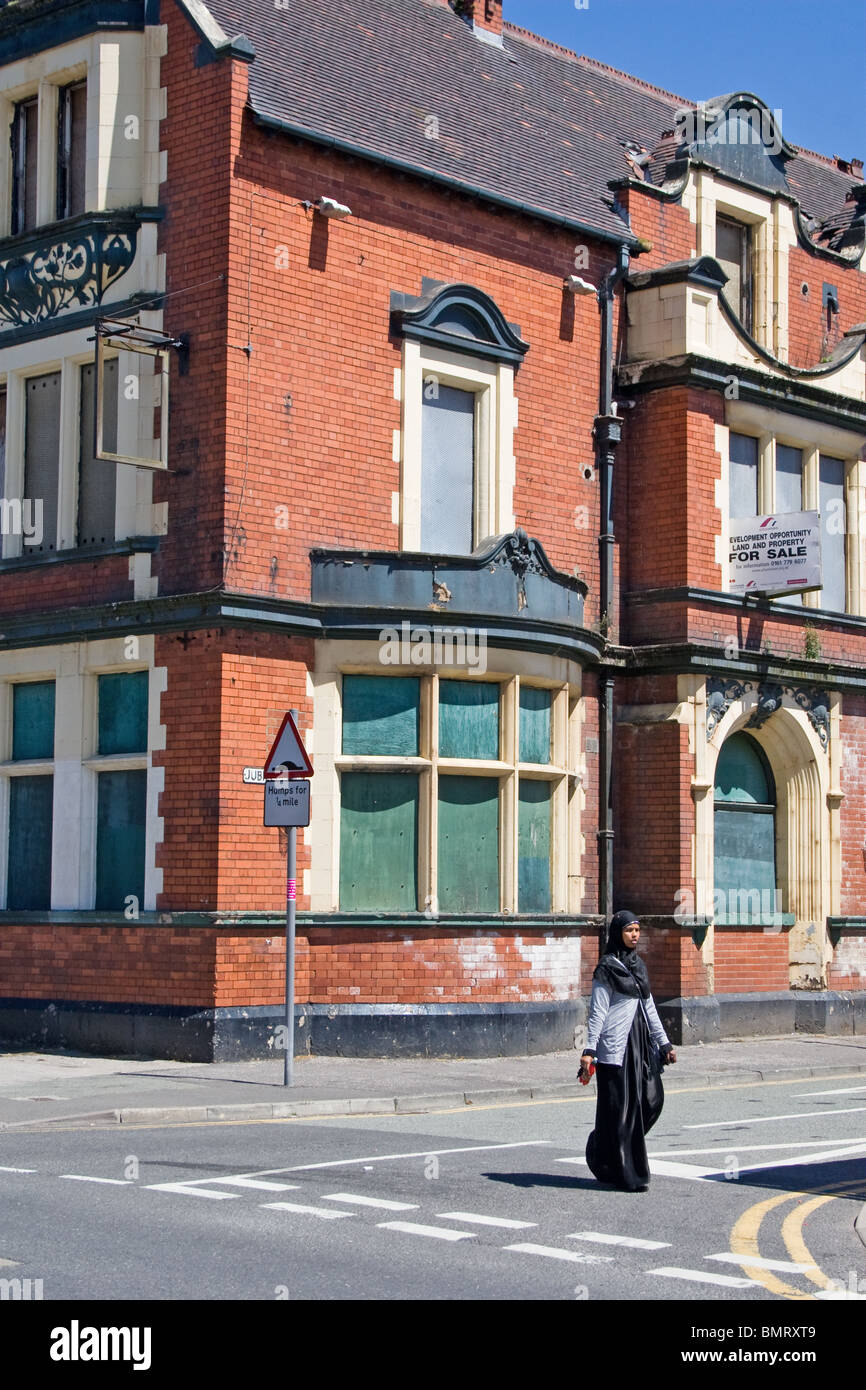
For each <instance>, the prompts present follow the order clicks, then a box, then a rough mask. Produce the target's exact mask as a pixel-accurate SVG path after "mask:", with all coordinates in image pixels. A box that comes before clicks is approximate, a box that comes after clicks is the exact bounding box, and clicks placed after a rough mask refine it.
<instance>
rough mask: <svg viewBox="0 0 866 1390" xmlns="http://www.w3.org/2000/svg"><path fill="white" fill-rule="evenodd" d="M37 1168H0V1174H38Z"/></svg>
mask: <svg viewBox="0 0 866 1390" xmlns="http://www.w3.org/2000/svg"><path fill="white" fill-rule="evenodd" d="M38 1172H39V1169H38V1168H0V1173H38Z"/></svg>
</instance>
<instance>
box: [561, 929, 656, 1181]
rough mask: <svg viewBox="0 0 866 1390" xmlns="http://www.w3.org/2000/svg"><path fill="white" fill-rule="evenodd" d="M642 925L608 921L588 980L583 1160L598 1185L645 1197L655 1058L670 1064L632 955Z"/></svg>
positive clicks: (642, 971) (645, 981)
mask: <svg viewBox="0 0 866 1390" xmlns="http://www.w3.org/2000/svg"><path fill="white" fill-rule="evenodd" d="M639 940H640V923H639V921H638V919H637V917H635V915H634V913H633V912H616V913H614V915H613V917H612V918H611V923H610V929H609V931H608V936H607V945H606V947H605V953H604V955H603V956H602V958H601V960H600V961H599V963H598V965H597V966H596V968H595V973H594V974H593V977H592V1001H591V1003H590V1010H589V1027H588V1034H587V1044H586V1047H585V1048H584V1050H583V1053H582V1055H581V1058H580V1072H579V1073H578V1075H579V1077H580V1080H581V1081H583V1082H584V1083H586V1082H587V1081H588V1080H589V1078H590V1075H591V1073H590V1070H589V1067H590V1063H592V1062H594V1063H595V1064H596V1073H597V1078H598V1099H597V1103H596V1110H595V1129H594V1130H593V1132H592V1134H591V1135H590V1136H589V1142H588V1143H587V1146H586V1161H587V1163H588V1164H589V1167H590V1169H591V1171H592V1172H593V1173H594V1175H595V1177H596V1178H597V1179H598V1181H599V1182H603V1183H610V1184H612V1185H613V1186H614V1187H619V1188H622V1189H623V1190H624V1191H626V1192H645V1191H646V1190H647V1188H648V1186H649V1178H650V1174H649V1162H648V1160H647V1154H646V1142H645V1138H644V1136H645V1135H646V1134H648V1133H649V1131H650V1130H651V1129H652V1127H653V1125H654V1124H655V1122H656V1120H657V1119H658V1117H659V1115H660V1114H661V1113H662V1106H663V1105H664V1098H665V1097H664V1090H663V1089H662V1080H661V1067H660V1062H659V1054H661V1055H662V1057H663V1058H664V1063H665V1064H666V1063H668V1062H675V1061H676V1060H677V1056H676V1052H675V1051H674V1049H673V1045H672V1044H671V1042H670V1040H669V1038H668V1036H667V1034H666V1033H665V1030H664V1028H663V1027H662V1023H661V1019H660V1018H659V1016H658V1013H657V1012H656V1006H655V1004H654V1003H653V997H652V995H651V993H650V985H649V976H648V975H647V969H646V965H645V964H644V962H643V961H642V960H641V958H640V956H639V955H638V953H637V944H638V941H639Z"/></svg>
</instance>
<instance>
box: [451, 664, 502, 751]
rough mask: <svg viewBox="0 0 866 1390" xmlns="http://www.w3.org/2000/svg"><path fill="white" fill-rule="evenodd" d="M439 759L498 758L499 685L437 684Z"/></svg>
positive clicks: (465, 682) (459, 682)
mask: <svg viewBox="0 0 866 1390" xmlns="http://www.w3.org/2000/svg"><path fill="white" fill-rule="evenodd" d="M439 756H440V757H442V758H485V759H488V760H490V761H493V762H495V761H496V760H497V759H498V758H499V686H498V685H494V684H492V683H490V682H481V681H440V682H439Z"/></svg>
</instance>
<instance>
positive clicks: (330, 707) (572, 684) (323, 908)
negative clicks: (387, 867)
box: [304, 623, 585, 918]
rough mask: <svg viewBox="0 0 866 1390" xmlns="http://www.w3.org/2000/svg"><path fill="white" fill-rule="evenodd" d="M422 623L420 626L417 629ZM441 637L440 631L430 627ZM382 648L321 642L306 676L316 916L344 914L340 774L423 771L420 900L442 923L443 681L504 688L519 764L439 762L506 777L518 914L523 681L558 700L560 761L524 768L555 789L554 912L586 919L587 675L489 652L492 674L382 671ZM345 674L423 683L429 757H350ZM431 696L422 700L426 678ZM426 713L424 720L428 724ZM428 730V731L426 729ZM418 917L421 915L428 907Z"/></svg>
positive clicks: (509, 892) (541, 659) (566, 665)
mask: <svg viewBox="0 0 866 1390" xmlns="http://www.w3.org/2000/svg"><path fill="white" fill-rule="evenodd" d="M418 625H419V624H416V623H413V624H412V626H413V628H414V627H416V626H418ZM430 631H431V632H434V633H435V628H431V629H430ZM380 650H381V647H380V644H379V643H377V642H364V641H351V642H337V641H323V642H317V643H316V669H315V672H313V673H312V674H311V676H310V678H309V688H310V693H312V694H313V707H314V723H313V739H312V744H313V750H312V755H313V762H314V766H315V768H316V777H315V784H314V788H313V791H314V795H313V799H312V820H311V824H310V827H309V829H308V830H307V831H306V832H304V833H305V834H306V837H307V838H306V842H307V844H309V845H310V846H311V867H310V868H309V869H305V870H304V893H305V894H309V899H310V911H311V912H321V913H329V912H338V911H339V910H340V908H339V883H340V771H341V770H342V769H345V770H347V771H350V770H357V771H360V770H371V769H375V768H381V769H382V770H391V769H394V768H397V767H406V766H412V767H415V766H417V768H418V770H419V771H420V772H421V774H422V777H424V776H425V775H426V777H427V778H429V779H430V782H431V786H430V790H429V792H428V794H427V795H426V797H425V793H424V790H423V789H422V810H421V814H420V820H419V841H420V844H419V858H420V861H421V862H420V864H419V875H418V882H419V898H420V900H421V902H422V904H426V908H427V911H426V915H428V916H430V917H432V918H435V917H436V915H437V914H436V911H435V897H436V883H435V868H434V856H433V853H432V846H433V844H434V843H435V838H436V785H435V783H436V777H437V774H438V765H439V759H438V757H437V755H436V752H435V747H434V746H433V745H434V744H435V742H436V740H434V739H433V730H432V728H431V727H430V724H431V721H430V715H429V711H430V709H431V707H432V703H433V700H432V697H431V694H430V687H431V686H432V685H433V683H435V682H436V681H438V680H439V679H440V678H442V679H452V678H453V679H455V680H472V679H478V680H484V681H491V682H494V683H499V684H501V685H504V686H505V687H506V688H505V690H504V691H503V698H502V701H501V703H500V711H501V718H502V721H503V723H502V728H503V734H504V737H505V739H506V746H508V745H509V744H513V746H514V747H513V757H511V758H509V759H507V760H506V761H504V762H496V763H486V762H481V761H478V760H468V759H467V760H463V759H448V760H447V762H446V760H442V763H443V769H444V767H445V766H446V765H447V768H448V771H449V772H450V773H459V774H462V775H477V776H494V777H498V778H499V779H500V788H501V790H500V882H501V885H502V910H503V911H504V912H506V913H510V912H515V911H516V910H518V909H517V908H516V907H515V903H516V896H517V816H516V814H515V811H516V805H517V791H516V781H517V779H516V777H515V775H514V774H515V769H518V770H519V768H520V764H519V760H518V756H517V754H518V749H517V744H516V740H517V737H518V733H519V719H518V717H517V709H518V682H519V680H520V679H523V680H524V681H525V682H526V683H527V684H531V685H534V686H541V687H546V688H548V689H550V690H551V691H552V692H553V697H554V698H553V710H552V712H553V758H554V759H555V760H556V761H553V762H551V764H550V765H549V766H548V765H539V766H538V767H535V766H533V767H532V768H530V767H529V765H525V766H526V769H527V770H526V772H525V773H524V775H527V776H534V777H537V778H541V779H542V780H545V781H551V782H553V784H554V791H553V796H552V824H551V852H552V858H553V872H552V876H551V911H552V912H567V913H570V914H576V913H579V912H580V911H581V900H582V894H583V878H582V877H581V876H580V874H581V862H582V860H581V856H582V854H583V852H584V842H583V837H582V835H581V812H582V808H583V804H584V799H585V793H584V791H583V782H584V778H585V765H584V763H583V753H582V743H583V740H582V720H583V702H582V699H581V671H580V668H579V667H577V666H576V665H574V663H572V662H568V661H563V660H561V659H559V658H555V657H545V656H538V655H530V654H529V653H521V652H507V651H504V650H494V649H492V648H491V649H490V650H489V651H488V653H487V661H488V665H487V670H486V671H485V672H484V675H483V676H480V675H479V676H474V675H473V673H472V671H471V669H467V668H466V667H462V666H456V665H455V666H448V667H439V668H436V667H430V666H390V665H389V666H383V665H382V664H381V662H380V660H379V652H380ZM343 675H376V676H384V677H386V678H387V677H388V676H420V677H422V710H421V715H422V722H421V728H422V744H421V746H422V748H424V747H425V746H427V747H428V754H429V756H422V757H419V758H399V757H394V758H390V757H389V758H385V757H383V758H376V757H375V756H364V757H362V756H352V757H343V756H342V754H341V752H340V749H341V746H342V702H341V700H342V677H343ZM425 677H426V679H427V686H428V693H427V694H426V695H425V694H424V689H423V687H424V678H425ZM425 715H426V718H425ZM425 725H426V728H425ZM425 800H426V803H427V806H428V807H429V810H428V811H426V812H425V811H424V809H423V807H424V803H425ZM419 911H422V912H423V911H424V907H423V906H422V907H421V908H420V909H419Z"/></svg>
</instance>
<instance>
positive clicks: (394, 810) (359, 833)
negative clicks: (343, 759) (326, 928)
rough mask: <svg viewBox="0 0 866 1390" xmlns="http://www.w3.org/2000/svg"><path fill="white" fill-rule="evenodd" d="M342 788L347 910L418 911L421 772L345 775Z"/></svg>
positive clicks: (342, 902)
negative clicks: (419, 787)
mask: <svg viewBox="0 0 866 1390" xmlns="http://www.w3.org/2000/svg"><path fill="white" fill-rule="evenodd" d="M416 684H417V682H416ZM340 784H341V809H340V909H341V911H343V912H362V911H378V912H389V911H391V912H415V911H416V910H417V907H418V775H417V773H399V772H344V773H343V774H342V776H341V778H340Z"/></svg>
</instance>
